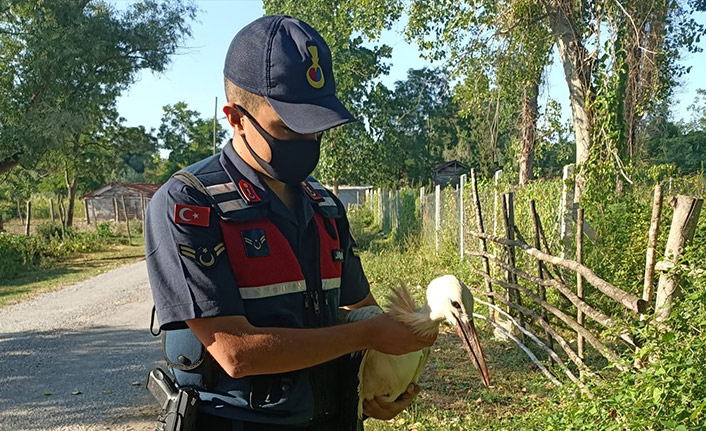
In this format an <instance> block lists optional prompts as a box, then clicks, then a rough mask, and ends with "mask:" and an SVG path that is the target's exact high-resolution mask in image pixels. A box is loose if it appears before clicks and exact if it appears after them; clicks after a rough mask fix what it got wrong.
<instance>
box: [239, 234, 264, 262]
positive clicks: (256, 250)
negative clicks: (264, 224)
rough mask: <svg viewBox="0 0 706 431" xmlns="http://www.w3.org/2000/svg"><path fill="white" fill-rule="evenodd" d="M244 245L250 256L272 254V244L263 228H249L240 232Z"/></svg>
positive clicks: (246, 252)
mask: <svg viewBox="0 0 706 431" xmlns="http://www.w3.org/2000/svg"><path fill="white" fill-rule="evenodd" d="M240 236H241V237H242V238H243V247H244V248H245V254H246V255H247V256H248V257H265V256H269V255H270V245H269V244H268V243H267V236H266V235H265V231H264V230H263V229H248V230H244V231H242V232H240Z"/></svg>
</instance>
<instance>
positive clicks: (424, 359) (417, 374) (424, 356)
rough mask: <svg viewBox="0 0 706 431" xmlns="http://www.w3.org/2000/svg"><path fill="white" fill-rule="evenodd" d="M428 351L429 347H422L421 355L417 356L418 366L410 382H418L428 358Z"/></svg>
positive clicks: (429, 351)
mask: <svg viewBox="0 0 706 431" xmlns="http://www.w3.org/2000/svg"><path fill="white" fill-rule="evenodd" d="M429 353H431V348H429V347H425V348H424V349H422V357H421V358H419V366H418V367H417V371H416V372H415V373H414V378H413V379H412V383H419V377H420V376H421V375H422V372H423V371H424V366H425V365H426V364H427V360H428V359H429Z"/></svg>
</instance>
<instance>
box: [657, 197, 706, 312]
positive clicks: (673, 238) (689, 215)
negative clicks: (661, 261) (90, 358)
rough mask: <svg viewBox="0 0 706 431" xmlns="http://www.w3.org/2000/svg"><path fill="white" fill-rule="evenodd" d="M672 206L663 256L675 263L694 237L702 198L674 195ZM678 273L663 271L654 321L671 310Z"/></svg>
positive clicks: (658, 288) (676, 289) (675, 292)
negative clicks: (670, 222)
mask: <svg viewBox="0 0 706 431" xmlns="http://www.w3.org/2000/svg"><path fill="white" fill-rule="evenodd" d="M670 203H671V204H672V206H673V207H674V216H673V217H672V226H671V227H670V229H669V238H668V239H667V247H666V248H665V250H664V256H665V259H666V260H667V261H670V262H672V263H677V262H678V261H679V257H680V256H681V254H682V252H683V251H684V247H686V245H687V244H688V243H689V241H691V239H692V238H693V237H694V231H695V230H696V224H697V222H698V220H699V214H700V213H701V207H702V206H703V203H704V201H703V199H697V198H693V197H691V196H681V195H680V196H676V197H674V198H673V199H672V202H670ZM679 294H680V290H679V275H678V274H671V273H668V272H663V273H662V274H661V275H660V277H659V283H658V284H657V298H656V299H655V321H657V322H664V321H665V320H667V319H668V318H669V315H670V314H671V312H672V302H673V301H674V298H675V297H676V296H679Z"/></svg>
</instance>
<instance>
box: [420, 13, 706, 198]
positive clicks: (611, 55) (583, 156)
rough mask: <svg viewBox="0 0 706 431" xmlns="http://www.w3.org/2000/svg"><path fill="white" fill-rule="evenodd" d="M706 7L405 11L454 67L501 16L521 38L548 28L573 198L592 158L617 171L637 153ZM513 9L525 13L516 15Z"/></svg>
mask: <svg viewBox="0 0 706 431" xmlns="http://www.w3.org/2000/svg"><path fill="white" fill-rule="evenodd" d="M705 7H706V4H704V2H703V1H702V0H662V1H660V2H657V3H655V2H653V1H652V0H650V1H648V0H635V1H632V2H630V3H629V4H628V6H627V7H625V6H623V4H622V3H620V2H609V3H607V4H604V3H601V2H587V1H584V0H529V1H515V0H511V1H501V2H495V1H493V2H490V1H476V2H472V3H470V2H463V1H462V2H451V3H449V2H442V1H438V0H415V1H413V2H412V3H411V4H410V8H409V10H408V14H409V17H410V25H409V29H410V32H411V36H412V37H414V38H416V39H417V40H418V41H419V44H420V46H421V47H423V48H426V49H431V50H435V51H436V52H437V53H439V54H441V55H442V56H445V55H446V54H447V53H451V54H452V55H453V53H459V54H460V55H459V56H458V60H457V62H458V64H462V63H463V60H464V58H466V57H472V55H473V53H474V52H475V51H476V50H477V49H478V47H479V46H480V47H483V46H487V45H486V44H485V43H484V41H486V40H488V39H490V38H492V35H494V34H495V33H496V32H497V31H498V30H499V29H500V30H501V31H502V28H503V26H504V25H506V24H504V25H500V26H499V24H502V23H503V22H504V21H505V17H512V16H514V17H519V18H520V19H519V20H517V21H516V22H517V23H518V24H517V26H513V25H511V26H510V27H509V28H510V29H514V28H518V27H519V26H521V25H522V24H523V23H524V24H526V26H525V30H524V31H523V32H521V33H525V32H526V31H527V30H528V29H531V28H532V26H535V28H542V27H543V28H546V29H547V30H548V32H549V33H548V34H550V35H551V38H552V40H553V42H554V44H555V46H556V47H557V50H558V53H559V58H560V60H561V63H562V65H563V69H564V76H565V79H566V83H567V85H568V89H569V101H570V104H571V108H572V120H573V131H574V138H575V141H576V162H577V164H578V165H579V173H578V176H577V184H576V185H577V193H576V194H575V196H576V199H578V198H579V197H580V196H581V194H582V193H583V191H584V190H585V188H586V172H585V171H586V169H585V168H586V164H587V162H588V161H589V160H594V161H596V162H598V161H601V160H602V161H603V162H612V163H614V164H615V168H616V169H617V170H619V171H622V166H623V162H622V161H621V160H620V157H621V153H625V154H627V156H628V157H630V156H631V155H634V154H635V140H634V139H635V138H634V136H635V128H636V127H637V126H638V124H639V119H640V117H641V115H643V113H644V112H646V110H648V109H649V107H650V104H651V103H653V102H655V101H659V99H660V98H663V97H665V96H666V95H668V94H669V89H670V88H671V85H672V84H673V82H674V81H673V79H671V77H673V76H675V75H676V76H678V74H679V73H680V70H679V67H678V65H677V64H676V63H675V61H674V60H675V59H676V58H677V56H676V53H677V52H678V49H680V48H688V49H694V48H695V45H694V42H695V41H697V40H698V38H699V36H700V35H702V34H703V32H704V27H703V26H701V25H699V24H697V23H696V22H695V21H694V20H693V18H692V13H693V12H694V11H698V10H703V9H704V8H705ZM518 10H524V11H525V12H527V13H525V14H520V15H518V14H517V13H516V12H517V11H518ZM505 28H507V27H505ZM459 29H460V30H462V31H461V35H460V36H459ZM439 41H441V42H442V43H438V42H439ZM604 45H605V46H604ZM526 52H527V53H528V54H529V53H532V52H533V51H532V50H528V51H526ZM536 52H540V51H536ZM516 64H518V65H519V64H521V62H520V63H516ZM530 94H531V93H530ZM594 144H595V145H594ZM594 165H597V164H594ZM623 173H624V172H623ZM604 174H605V172H599V175H597V176H598V177H601V176H603V177H605V175H604Z"/></svg>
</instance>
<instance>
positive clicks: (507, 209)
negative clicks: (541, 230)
mask: <svg viewBox="0 0 706 431" xmlns="http://www.w3.org/2000/svg"><path fill="white" fill-rule="evenodd" d="M503 219H504V220H505V234H506V238H507V239H509V240H510V241H514V240H515V201H514V193H505V194H503ZM506 250H507V264H508V265H509V266H510V267H511V268H515V248H514V247H513V246H511V245H509V246H507V248H506ZM507 282H508V283H510V284H517V276H516V275H515V274H514V273H513V272H512V271H507ZM505 298H506V299H507V300H508V301H512V302H514V303H515V304H517V305H522V298H521V297H520V292H519V291H518V290H517V289H514V288H513V289H511V288H509V287H508V289H506V294H505ZM508 312H510V314H512V313H514V314H515V315H517V311H515V310H514V309H512V310H510V309H508ZM519 317H520V325H521V326H522V327H524V326H525V325H524V319H523V316H522V313H520V314H519Z"/></svg>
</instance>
